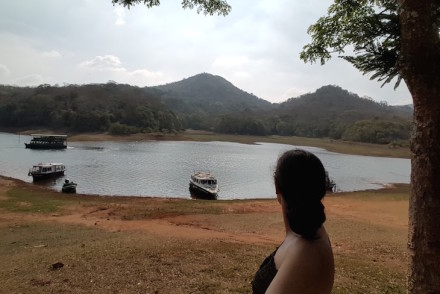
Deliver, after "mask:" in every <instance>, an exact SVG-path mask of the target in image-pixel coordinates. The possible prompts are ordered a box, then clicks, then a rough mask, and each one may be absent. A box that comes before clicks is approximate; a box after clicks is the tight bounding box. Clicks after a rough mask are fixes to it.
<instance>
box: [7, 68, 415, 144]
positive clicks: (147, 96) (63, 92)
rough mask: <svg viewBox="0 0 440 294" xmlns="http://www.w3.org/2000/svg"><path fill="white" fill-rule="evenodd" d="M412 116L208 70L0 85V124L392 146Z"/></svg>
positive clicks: (329, 89)
mask: <svg viewBox="0 0 440 294" xmlns="http://www.w3.org/2000/svg"><path fill="white" fill-rule="evenodd" d="M164 91H165V92H164ZM411 117H412V108H411V107H409V106H407V107H404V106H401V107H395V106H389V105H387V104H386V103H383V102H380V103H377V102H375V101H373V100H372V99H369V98H360V97H359V96H357V95H356V94H353V93H350V92H348V91H346V90H343V89H341V88H340V87H336V86H325V87H322V88H320V89H318V90H317V91H316V92H315V93H309V94H305V95H302V96H300V97H298V98H292V99H289V100H287V101H286V102H283V103H280V104H271V103H269V102H267V101H264V100H262V99H258V98H257V97H255V96H253V95H251V94H248V93H246V92H244V91H241V90H240V89H237V88H236V87H234V86H232V84H231V83H229V82H227V81H226V80H224V79H223V78H221V77H216V76H212V75H208V74H201V75H197V76H195V77H192V78H188V79H185V80H183V81H181V82H176V83H172V84H168V85H165V86H161V87H154V88H143V89H142V88H138V87H132V86H128V85H118V84H115V83H108V84H99V85H83V86H74V85H71V86H67V87H51V86H49V85H43V86H40V87H37V88H17V87H9V86H0V128H18V129H20V128H21V129H32V128H37V127H40V126H44V127H45V128H49V129H53V130H56V129H61V130H62V131H69V132H110V133H111V134H115V135H128V134H133V133H140V132H142V133H157V132H162V133H175V132H179V131H180V130H182V129H185V128H191V129H198V130H207V131H216V132H218V133H223V134H240V135H257V136H264V135H282V136H300V137H308V138H332V139H346V140H354V141H364V142H374V143H383V144H390V145H389V146H390V148H393V146H394V145H395V144H405V141H407V140H408V137H409V133H410V129H411V124H410V121H411ZM367 122H369V123H367ZM385 122H386V123H385ZM393 142H394V143H393ZM397 142H399V143H397ZM393 144H394V145H393Z"/></svg>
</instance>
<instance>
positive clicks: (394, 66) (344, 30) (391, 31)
mask: <svg viewBox="0 0 440 294" xmlns="http://www.w3.org/2000/svg"><path fill="white" fill-rule="evenodd" d="M308 33H309V34H310V35H311V36H312V42H311V43H310V44H308V45H306V46H304V48H303V51H302V52H301V54H300V58H301V59H302V60H304V62H308V61H309V62H312V63H313V62H315V61H317V60H320V62H321V64H324V63H325V62H326V61H327V60H329V59H330V58H331V56H332V53H336V54H338V55H340V57H341V58H343V59H345V60H347V61H348V62H350V63H352V64H353V65H354V66H355V67H356V68H357V69H358V70H359V71H361V72H362V73H363V74H370V73H371V74H372V75H371V77H370V79H372V80H373V79H377V80H378V81H381V82H383V83H382V86H383V85H384V84H386V83H389V82H391V80H392V79H393V78H395V77H397V82H396V84H395V88H397V87H398V86H399V83H400V81H401V79H402V77H401V76H400V74H399V62H398V61H399V60H398V59H399V54H400V26H399V18H398V15H397V1H395V0H335V2H334V4H332V5H331V6H330V7H329V9H328V15H327V16H325V17H321V18H319V19H318V21H317V22H316V23H315V24H314V25H312V26H310V27H309V29H308ZM347 47H348V48H350V50H351V49H352V50H353V53H354V54H351V55H345V50H346V48H347Z"/></svg>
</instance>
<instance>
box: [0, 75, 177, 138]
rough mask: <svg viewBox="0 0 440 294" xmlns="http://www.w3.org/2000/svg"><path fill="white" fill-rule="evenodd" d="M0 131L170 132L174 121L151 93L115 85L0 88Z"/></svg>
mask: <svg viewBox="0 0 440 294" xmlns="http://www.w3.org/2000/svg"><path fill="white" fill-rule="evenodd" d="M0 128H2V129H3V130H4V129H18V130H20V129H35V128H46V129H52V130H61V131H64V132H108V131H109V132H111V133H114V134H129V133H136V132H175V131H180V130H181V128H182V126H181V123H180V120H179V119H178V117H177V116H176V115H175V114H174V113H173V112H172V111H170V110H169V109H167V108H166V107H165V106H164V105H163V104H162V102H161V101H160V93H157V91H156V90H154V89H142V88H139V87H133V86H129V85H121V84H115V83H107V84H89V85H69V86H64V87H57V86H50V85H40V86H38V87H35V88H33V87H23V88H19V87H13V86H0Z"/></svg>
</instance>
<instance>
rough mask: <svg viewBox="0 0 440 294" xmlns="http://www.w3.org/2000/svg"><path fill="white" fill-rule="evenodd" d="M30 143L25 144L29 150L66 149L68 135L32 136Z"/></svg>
mask: <svg viewBox="0 0 440 294" xmlns="http://www.w3.org/2000/svg"><path fill="white" fill-rule="evenodd" d="M31 136H32V137H33V138H32V139H31V141H30V142H29V143H24V145H25V146H26V148H29V149H66V148H67V135H41V134H32V135H31Z"/></svg>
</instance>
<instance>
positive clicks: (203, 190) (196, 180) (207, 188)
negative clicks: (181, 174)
mask: <svg viewBox="0 0 440 294" xmlns="http://www.w3.org/2000/svg"><path fill="white" fill-rule="evenodd" d="M189 190H190V192H191V193H192V195H193V196H194V197H195V198H202V199H217V193H218V191H219V189H218V184H217V179H216V178H215V176H213V175H212V174H210V173H209V172H202V171H198V172H196V173H194V174H192V175H191V178H190V180H189Z"/></svg>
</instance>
